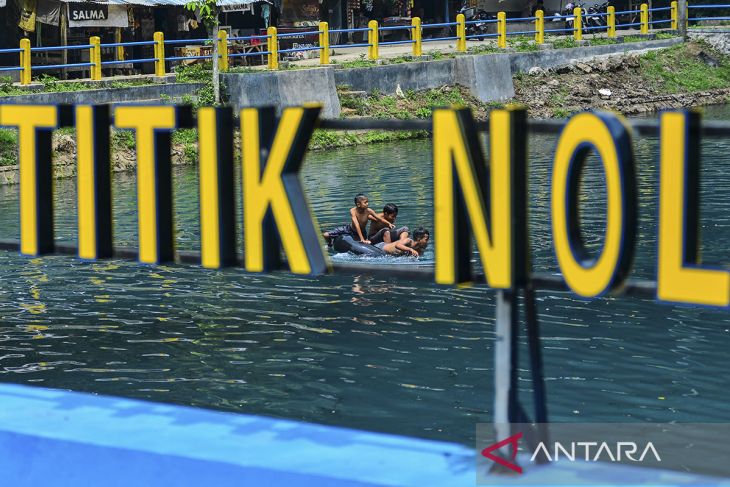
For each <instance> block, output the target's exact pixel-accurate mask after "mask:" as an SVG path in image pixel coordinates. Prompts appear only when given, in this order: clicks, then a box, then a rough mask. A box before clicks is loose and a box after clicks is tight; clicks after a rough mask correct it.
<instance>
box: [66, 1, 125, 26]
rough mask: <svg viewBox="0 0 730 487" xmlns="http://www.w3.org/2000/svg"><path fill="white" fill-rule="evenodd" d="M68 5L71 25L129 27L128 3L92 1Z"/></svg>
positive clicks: (69, 24)
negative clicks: (113, 3) (108, 3)
mask: <svg viewBox="0 0 730 487" xmlns="http://www.w3.org/2000/svg"><path fill="white" fill-rule="evenodd" d="M67 5H68V26H69V27H129V18H128V16H127V7H126V5H107V4H103V3H90V2H83V3H81V2H75V3H69V4H67Z"/></svg>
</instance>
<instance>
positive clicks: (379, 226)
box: [368, 203, 408, 245]
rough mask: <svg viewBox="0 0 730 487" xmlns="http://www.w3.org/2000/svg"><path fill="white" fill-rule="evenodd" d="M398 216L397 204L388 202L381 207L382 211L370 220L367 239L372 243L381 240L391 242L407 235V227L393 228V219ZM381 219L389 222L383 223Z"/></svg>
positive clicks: (377, 242) (374, 243)
mask: <svg viewBox="0 0 730 487" xmlns="http://www.w3.org/2000/svg"><path fill="white" fill-rule="evenodd" d="M397 217H398V206H396V205H395V204H393V203H388V204H387V205H385V206H384V207H383V212H382V213H380V214H379V215H376V218H378V219H379V220H378V219H376V218H371V219H370V220H371V221H370V230H369V231H368V240H370V243H371V244H373V245H376V244H379V243H381V242H385V243H391V242H395V241H397V240H400V239H402V238H406V237H408V227H405V226H404V227H400V228H398V229H395V219H396V218H397ZM383 221H386V222H388V223H389V225H385V223H383Z"/></svg>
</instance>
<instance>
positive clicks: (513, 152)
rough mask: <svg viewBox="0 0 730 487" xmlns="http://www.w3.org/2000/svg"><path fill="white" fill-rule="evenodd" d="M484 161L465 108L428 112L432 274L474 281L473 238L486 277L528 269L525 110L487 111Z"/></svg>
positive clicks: (491, 281) (503, 285)
mask: <svg viewBox="0 0 730 487" xmlns="http://www.w3.org/2000/svg"><path fill="white" fill-rule="evenodd" d="M489 132H490V164H489V168H487V164H486V162H485V160H484V155H483V153H482V150H481V147H480V145H479V135H478V132H477V130H476V126H475V124H474V120H473V119H472V116H471V112H470V111H469V110H468V109H438V110H435V111H434V114H433V152H434V206H435V208H434V215H435V232H434V237H435V238H434V244H435V257H436V282H437V283H439V284H466V283H470V282H471V281H472V269H471V258H472V251H471V240H472V236H473V237H474V240H475V241H476V245H477V249H478V250H479V255H480V257H481V262H482V265H483V267H484V273H485V275H486V281H487V284H488V285H489V286H490V287H493V288H498V289H508V288H511V287H513V286H516V285H518V284H521V283H522V282H523V279H524V277H525V274H526V272H527V267H528V265H527V263H528V256H527V217H526V193H527V188H526V185H527V183H526V157H525V153H526V146H527V140H526V133H527V127H526V115H525V112H524V110H514V109H512V110H495V111H493V112H492V113H491V116H490V127H489Z"/></svg>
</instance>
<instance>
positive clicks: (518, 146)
mask: <svg viewBox="0 0 730 487" xmlns="http://www.w3.org/2000/svg"><path fill="white" fill-rule="evenodd" d="M319 111H320V108H319V107H318V106H303V107H293V108H287V109H285V110H284V111H283V113H282V115H281V117H279V118H277V117H276V116H275V111H274V109H273V108H246V109H243V110H242V111H241V112H240V114H239V115H240V131H241V140H242V141H243V143H242V154H241V155H242V157H241V160H242V175H243V177H242V187H241V188H240V190H241V191H242V195H243V234H244V235H243V237H244V238H243V241H244V243H243V249H242V250H243V255H244V262H243V263H244V267H245V268H246V269H247V270H248V271H251V272H266V271H271V270H276V269H280V268H282V267H287V268H288V269H289V270H291V271H292V272H294V273H298V274H321V273H324V272H327V271H328V270H329V261H328V259H327V257H326V255H325V254H324V251H323V245H322V242H321V241H320V237H319V230H318V229H319V226H318V225H317V223H316V221H315V219H314V217H313V215H312V214H311V212H310V211H309V207H308V203H307V200H306V196H305V194H304V191H303V188H302V185H301V183H300V180H299V177H298V173H299V170H300V168H301V164H302V161H303V159H304V155H305V153H306V149H307V145H308V142H309V139H310V137H311V135H312V132H313V131H314V129H315V127H316V125H317V123H318V120H319V118H318V116H319ZM111 115H112V114H111V113H110V109H109V108H108V107H107V106H76V107H70V106H45V105H34V106H30V105H28V106H24V105H2V106H0V125H3V126H6V127H15V128H17V129H18V130H19V134H20V135H19V140H20V194H21V197H20V209H21V211H20V214H21V239H20V249H21V253H23V254H25V255H32V256H35V255H40V254H44V253H50V252H53V251H54V244H53V208H52V198H50V197H49V195H50V194H51V191H52V184H51V177H52V169H51V137H50V134H51V131H52V130H53V129H54V128H57V127H59V126H61V125H66V126H69V125H73V126H75V127H76V136H77V141H78V143H77V146H78V148H79V149H78V209H79V211H78V214H79V219H78V235H79V237H78V255H79V257H81V258H83V259H98V258H105V257H109V256H111V255H112V245H113V243H112V230H111V221H112V220H111V196H110V195H111V187H110V186H111V183H110V177H109V170H110V165H109V128H110V126H111V125H112V117H111ZM113 118H114V122H113V126H114V127H115V128H117V129H128V130H133V131H134V132H135V136H136V142H137V144H136V146H137V202H138V212H139V218H138V247H139V252H138V257H139V260H140V262H143V263H150V264H154V263H159V262H165V261H170V260H173V259H174V255H175V252H174V235H173V230H172V229H173V225H172V215H173V211H172V189H171V163H170V134H171V131H172V130H174V129H176V128H188V127H193V126H196V127H197V129H198V136H199V147H200V149H199V151H200V152H199V157H200V222H201V249H200V250H201V262H202V264H203V266H204V267H208V268H217V267H222V266H227V265H234V264H235V262H236V244H235V240H236V239H235V234H234V232H235V230H234V229H235V211H234V208H235V191H236V188H234V178H233V126H234V123H233V113H232V111H231V110H230V109H229V108H201V109H200V110H199V111H198V115H197V123H196V124H195V123H194V120H193V116H192V113H191V110H190V108H189V107H173V106H119V107H116V108H115V109H114V114H113ZM432 128H433V168H434V191H433V194H434V217H435V222H434V224H435V233H434V237H435V258H436V263H435V277H436V282H437V283H439V284H447V285H456V284H466V283H469V282H470V281H471V280H472V279H473V275H472V268H471V257H472V251H471V242H472V239H473V240H474V241H475V242H476V248H477V250H478V253H479V256H480V259H481V263H482V264H483V267H484V270H485V274H486V281H487V284H488V285H489V286H490V287H493V288H497V289H511V288H515V287H520V286H522V285H524V284H525V283H526V282H527V281H528V279H529V264H528V263H529V255H528V241H529V240H528V234H529V229H528V225H527V207H528V205H527V197H528V191H529V190H528V187H527V171H528V164H527V150H526V148H527V142H528V140H527V139H528V135H527V134H528V129H527V119H526V114H525V112H524V111H523V110H520V109H508V110H496V111H494V112H492V114H491V117H490V122H489V137H490V141H489V142H490V143H489V147H490V153H489V157H488V158H487V157H485V154H484V151H483V150H482V147H481V145H480V142H479V137H478V133H477V130H476V126H475V123H474V121H473V119H472V117H471V114H470V112H469V111H468V110H466V109H446V108H444V109H437V110H435V111H434V114H433V127H432ZM592 151H594V152H596V153H597V154H598V155H599V156H600V159H601V163H602V166H603V171H604V174H605V185H606V195H607V206H606V207H607V210H606V211H607V214H606V228H605V231H604V235H605V237H604V242H603V248H602V250H601V252H600V255H598V256H591V255H589V253H588V252H587V251H586V249H585V247H584V245H583V242H582V239H581V229H580V222H579V218H578V215H579V198H578V195H579V185H580V179H581V173H582V171H583V168H584V165H585V160H586V157H587V155H588V154H589V153H591V152H592ZM699 152H700V118H699V115H698V114H697V113H695V112H690V111H681V112H665V113H663V114H662V115H661V117H660V154H659V160H660V165H659V167H660V169H659V176H660V177H659V195H660V196H659V208H658V212H659V213H658V220H659V225H658V253H657V265H656V269H657V274H656V281H657V298H658V299H659V300H663V301H670V302H679V303H688V304H700V305H708V306H719V307H728V306H730V272H728V270H724V269H710V268H706V267H702V266H701V264H700V259H699V249H700V245H699V234H698V224H699V196H698V194H699V192H698V185H699V175H700V166H699V164H700V157H699ZM487 160H488V161H489V164H487ZM634 165H635V161H634V155H633V147H632V140H631V130H630V129H629V128H628V126H627V125H626V123H625V122H624V120H623V119H622V118H620V117H619V116H617V115H613V114H610V113H604V112H585V113H581V114H578V115H576V116H574V117H573V118H572V119H571V120H570V121H569V122H568V123H567V124H566V125H565V127H564V128H563V130H562V133H561V134H560V137H559V140H558V145H557V148H556V151H555V155H554V163H553V170H552V175H551V181H550V191H551V218H552V239H553V246H554V249H555V255H556V258H557V261H558V264H559V266H560V270H561V272H562V275H563V278H564V279H565V281H566V283H567V284H568V286H569V287H570V289H572V290H573V291H574V292H575V293H576V294H578V295H580V296H583V297H587V298H592V297H596V296H600V295H602V294H605V293H608V292H612V291H614V292H615V291H618V290H620V289H621V287H622V285H623V284H624V283H625V280H626V279H627V277H628V276H629V274H630V272H631V266H632V262H633V257H634V251H635V244H636V233H637V229H636V228H637V218H638V217H637V205H638V201H637V198H638V197H637V190H636V175H635V167H634ZM283 257H285V259H284V258H283Z"/></svg>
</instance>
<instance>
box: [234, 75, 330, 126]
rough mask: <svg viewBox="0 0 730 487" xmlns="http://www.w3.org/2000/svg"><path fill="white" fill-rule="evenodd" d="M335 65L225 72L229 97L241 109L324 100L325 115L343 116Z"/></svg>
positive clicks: (323, 114)
mask: <svg viewBox="0 0 730 487" xmlns="http://www.w3.org/2000/svg"><path fill="white" fill-rule="evenodd" d="M333 71H334V70H333V69H332V68H314V69H302V70H298V71H263V72H255V73H223V74H221V85H222V86H223V95H224V97H225V99H226V100H227V101H228V102H229V103H230V104H231V105H232V106H233V108H234V109H235V110H236V111H238V110H240V109H241V108H244V107H261V106H270V105H276V106H277V107H280V108H281V107H286V106H293V105H301V104H303V103H309V102H319V103H322V104H324V110H323V113H322V116H323V117H325V118H337V117H339V116H340V99H339V97H338V96H337V90H336V88H335V76H334V73H333Z"/></svg>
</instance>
